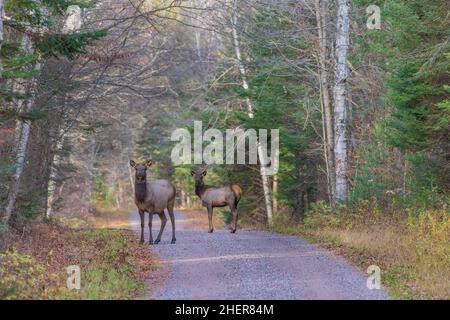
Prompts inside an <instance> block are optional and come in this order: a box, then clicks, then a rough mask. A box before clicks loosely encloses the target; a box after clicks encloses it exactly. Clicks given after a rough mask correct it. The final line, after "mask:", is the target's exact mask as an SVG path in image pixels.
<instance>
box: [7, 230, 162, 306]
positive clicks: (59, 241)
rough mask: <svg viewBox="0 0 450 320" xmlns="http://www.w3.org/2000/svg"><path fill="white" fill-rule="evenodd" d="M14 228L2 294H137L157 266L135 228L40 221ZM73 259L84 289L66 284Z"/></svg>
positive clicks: (76, 296)
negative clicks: (70, 225) (73, 226)
mask: <svg viewBox="0 0 450 320" xmlns="http://www.w3.org/2000/svg"><path fill="white" fill-rule="evenodd" d="M26 228H27V230H26V231H25V232H23V233H20V234H19V233H11V234H9V235H8V237H6V239H4V242H3V248H2V251H1V252H0V279H1V281H0V298H1V299H132V298H135V297H138V296H141V295H142V294H144V292H145V290H146V279H147V278H148V277H149V276H150V274H151V272H152V271H153V269H154V268H155V263H154V261H153V258H152V256H151V255H150V252H149V250H147V248H146V247H143V246H140V245H139V244H138V242H137V240H136V237H135V235H134V234H133V232H131V231H129V230H120V229H84V230H83V229H81V230H80V229H78V230H77V229H71V228H68V227H64V226H61V225H58V224H54V223H52V224H35V225H30V226H27V227H26ZM69 265H78V266H80V269H81V289H80V290H69V289H67V287H66V281H67V277H68V275H67V273H66V268H67V266H69Z"/></svg>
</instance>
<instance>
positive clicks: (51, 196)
mask: <svg viewBox="0 0 450 320" xmlns="http://www.w3.org/2000/svg"><path fill="white" fill-rule="evenodd" d="M57 139H58V140H57V143H56V147H55V153H54V154H53V161H52V163H51V165H50V177H49V181H48V186H47V210H46V212H45V217H46V218H47V219H50V218H51V216H52V214H53V205H54V202H55V198H56V195H55V191H56V178H57V176H58V167H59V165H60V164H61V154H60V153H61V150H62V148H63V145H64V132H60V135H59V136H58V138H57Z"/></svg>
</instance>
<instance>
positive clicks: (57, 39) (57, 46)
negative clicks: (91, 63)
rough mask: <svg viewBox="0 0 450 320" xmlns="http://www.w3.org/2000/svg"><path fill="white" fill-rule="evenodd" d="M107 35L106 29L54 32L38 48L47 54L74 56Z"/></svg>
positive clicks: (43, 53)
mask: <svg viewBox="0 0 450 320" xmlns="http://www.w3.org/2000/svg"><path fill="white" fill-rule="evenodd" d="M104 36H106V30H99V31H93V32H84V33H74V34H54V35H49V36H47V37H45V38H44V39H43V40H42V41H41V42H39V43H38V45H37V48H38V49H39V51H40V52H41V54H42V55H43V56H44V57H45V56H54V57H57V56H58V55H61V56H65V57H68V58H74V57H75V55H77V54H81V53H85V48H86V47H87V46H88V45H89V44H91V43H92V42H93V41H95V40H97V39H100V38H102V37H104Z"/></svg>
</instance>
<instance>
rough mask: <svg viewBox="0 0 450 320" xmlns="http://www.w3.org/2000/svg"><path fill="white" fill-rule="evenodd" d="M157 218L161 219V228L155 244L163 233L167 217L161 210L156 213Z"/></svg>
mask: <svg viewBox="0 0 450 320" xmlns="http://www.w3.org/2000/svg"><path fill="white" fill-rule="evenodd" d="M158 215H159V218H160V219H161V229H159V233H158V237H157V238H156V240H155V244H158V243H159V242H160V241H161V236H162V234H163V231H164V228H165V227H166V223H167V218H166V215H165V214H164V211H163V212H159V213H158Z"/></svg>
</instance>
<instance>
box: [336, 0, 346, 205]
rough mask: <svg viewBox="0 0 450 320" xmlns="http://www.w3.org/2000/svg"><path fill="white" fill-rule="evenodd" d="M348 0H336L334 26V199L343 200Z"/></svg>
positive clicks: (344, 185) (344, 190) (344, 188)
mask: <svg viewBox="0 0 450 320" xmlns="http://www.w3.org/2000/svg"><path fill="white" fill-rule="evenodd" d="M348 11H349V0H338V11H337V26H336V53H335V54H336V66H335V68H336V70H335V73H336V75H335V76H336V79H335V85H334V134H335V137H334V140H335V145H334V156H335V161H336V184H335V185H336V187H335V189H336V195H335V196H336V200H337V201H345V200H347V195H348V183H347V167H348V163H347V109H348V106H347V104H348V101H347V95H348V93H347V78H348V66H347V55H348V50H349V41H350V40H349V15H348Z"/></svg>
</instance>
